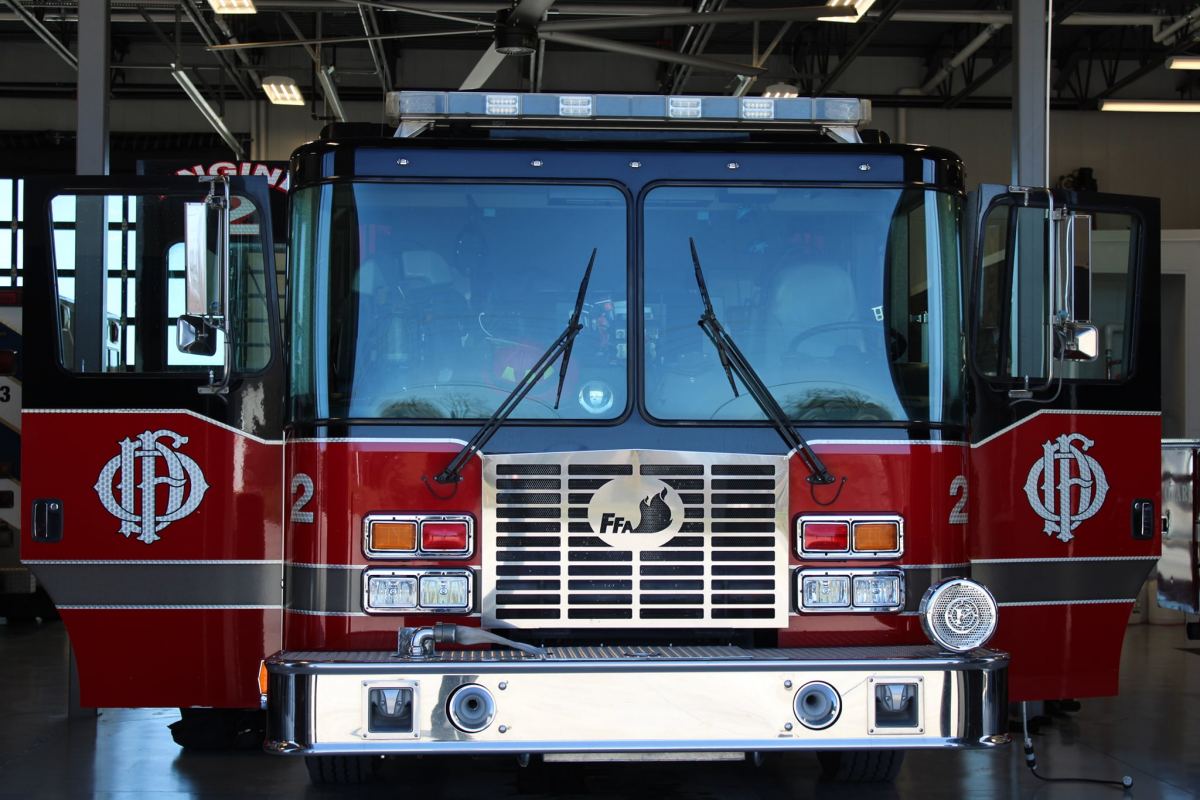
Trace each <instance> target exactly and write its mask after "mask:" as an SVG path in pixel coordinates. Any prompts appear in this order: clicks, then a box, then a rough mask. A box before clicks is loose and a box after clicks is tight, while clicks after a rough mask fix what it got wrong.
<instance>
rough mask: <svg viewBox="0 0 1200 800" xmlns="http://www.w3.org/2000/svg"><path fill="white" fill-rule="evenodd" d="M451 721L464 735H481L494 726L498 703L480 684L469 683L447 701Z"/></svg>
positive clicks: (457, 690)
mask: <svg viewBox="0 0 1200 800" xmlns="http://www.w3.org/2000/svg"><path fill="white" fill-rule="evenodd" d="M446 705H447V708H448V710H449V714H450V721H451V722H452V723H454V727H456V728H458V729H459V730H460V731H463V732H464V733H479V732H480V731H482V730H484V729H485V728H487V726H488V725H491V724H492V719H493V718H495V716H496V701H495V700H493V699H492V693H491V692H489V691H488V690H487V689H485V688H483V687H482V686H480V685H479V684H478V683H468V684H466V685H465V686H460V687H458V688H457V689H455V690H454V691H453V692H452V693H451V695H450V699H449V700H448V701H447V704H446Z"/></svg>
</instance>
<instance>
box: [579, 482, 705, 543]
mask: <svg viewBox="0 0 1200 800" xmlns="http://www.w3.org/2000/svg"><path fill="white" fill-rule="evenodd" d="M683 517H684V513H683V501H682V500H680V499H679V495H677V494H676V493H675V492H674V491H673V490H672V489H671V487H669V486H667V484H665V483H663V482H662V481H660V480H656V479H654V478H634V477H627V478H626V477H622V478H615V479H613V480H611V481H609V482H608V483H606V484H604V485H603V486H601V487H600V488H599V489H598V490H597V491H596V494H594V495H592V499H591V502H590V503H589V504H588V522H589V523H590V524H591V527H592V530H593V531H595V532H596V534H597V535H598V536H599V537H600V538H601V539H603V540H604V541H605V542H606V543H607V544H608V545H610V546H612V547H622V548H628V547H631V546H633V545H634V543H635V541H636V544H637V546H638V547H645V548H650V547H660V546H662V545H664V544H666V543H667V542H668V541H670V540H671V539H672V538H674V536H675V534H676V533H678V531H679V527H680V523H681V522H682V521H683Z"/></svg>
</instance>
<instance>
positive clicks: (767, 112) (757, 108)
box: [742, 97, 775, 119]
mask: <svg viewBox="0 0 1200 800" xmlns="http://www.w3.org/2000/svg"><path fill="white" fill-rule="evenodd" d="M742 119H775V100H774V99H772V98H769V97H743V98H742Z"/></svg>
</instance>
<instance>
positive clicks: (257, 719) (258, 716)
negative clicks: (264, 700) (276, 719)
mask: <svg viewBox="0 0 1200 800" xmlns="http://www.w3.org/2000/svg"><path fill="white" fill-rule="evenodd" d="M180 712H181V715H182V718H181V719H180V720H179V721H178V722H174V723H172V724H171V725H170V729H171V738H172V739H174V740H175V744H177V745H179V746H180V747H182V748H184V749H186V750H257V749H260V748H261V747H262V745H263V739H265V738H266V721H267V718H266V712H264V711H260V710H258V709H241V708H182V709H180Z"/></svg>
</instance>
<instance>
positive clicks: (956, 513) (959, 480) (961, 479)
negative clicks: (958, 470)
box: [950, 475, 967, 525]
mask: <svg viewBox="0 0 1200 800" xmlns="http://www.w3.org/2000/svg"><path fill="white" fill-rule="evenodd" d="M959 494H961V495H962V497H959V498H958V502H957V503H955V504H954V508H953V509H951V510H950V524H951V525H966V524H967V476H965V475H956V476H955V477H954V480H952V481H950V496H951V497H956V496H958V495H959Z"/></svg>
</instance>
